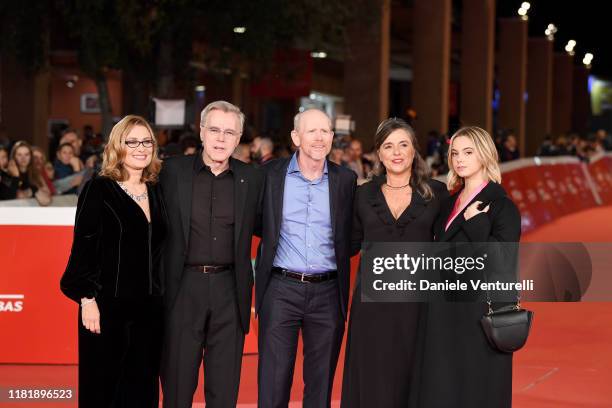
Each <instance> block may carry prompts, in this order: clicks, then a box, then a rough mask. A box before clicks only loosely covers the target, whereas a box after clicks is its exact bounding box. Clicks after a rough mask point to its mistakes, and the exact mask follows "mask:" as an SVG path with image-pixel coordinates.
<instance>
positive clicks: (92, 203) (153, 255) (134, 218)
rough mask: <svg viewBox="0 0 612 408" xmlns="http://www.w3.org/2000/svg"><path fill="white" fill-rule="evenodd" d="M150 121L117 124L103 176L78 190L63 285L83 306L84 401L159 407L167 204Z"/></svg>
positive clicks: (81, 393)
mask: <svg viewBox="0 0 612 408" xmlns="http://www.w3.org/2000/svg"><path fill="white" fill-rule="evenodd" d="M160 167H161V162H160V161H159V159H158V158H157V152H156V147H155V139H154V135H153V131H152V130H151V127H150V126H149V124H148V123H147V122H146V121H145V120H144V119H143V118H141V117H139V116H131V115H130V116H126V117H125V118H123V119H122V120H121V121H120V122H119V123H117V124H116V125H115V126H114V127H113V130H112V131H111V134H110V137H109V141H108V144H107V145H106V147H105V149H104V155H103V163H102V170H101V172H100V176H99V177H95V178H93V179H92V180H90V181H88V182H87V184H86V185H85V187H84V189H83V191H82V192H81V194H80V196H79V201H78V204H77V213H76V220H75V227H74V240H73V244H72V251H71V254H70V259H69V261H68V266H67V267H66V271H65V272H64V275H63V276H62V279H61V289H62V291H63V292H64V294H65V295H66V296H68V297H69V298H70V299H72V300H74V301H76V302H77V303H80V305H81V307H80V308H79V323H78V325H79V330H78V333H79V406H81V407H88V408H89V407H105V408H107V407H151V408H152V407H155V408H157V407H158V400H159V396H158V392H159V391H158V390H159V385H158V372H159V364H160V363H159V361H160V353H161V341H162V324H161V322H162V302H161V300H162V298H161V295H162V281H161V278H160V270H159V266H160V263H159V262H160V256H161V250H162V243H163V240H164V237H165V235H166V225H167V222H166V212H165V209H164V204H163V200H162V197H161V190H160V188H159V186H158V184H156V181H157V175H158V173H159V170H160Z"/></svg>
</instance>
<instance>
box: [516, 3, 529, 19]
mask: <svg viewBox="0 0 612 408" xmlns="http://www.w3.org/2000/svg"><path fill="white" fill-rule="evenodd" d="M530 8H531V4H530V3H529V2H527V1H524V2H523V4H521V8H519V9H518V15H519V16H521V20H525V21H527V20H529V16H527V12H528V11H529V9H530Z"/></svg>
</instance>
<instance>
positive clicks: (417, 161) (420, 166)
mask: <svg viewBox="0 0 612 408" xmlns="http://www.w3.org/2000/svg"><path fill="white" fill-rule="evenodd" d="M398 129H401V130H403V131H405V132H406V133H408V137H409V138H410V142H411V143H412V147H413V148H414V158H413V159H412V168H411V174H410V185H411V186H412V188H415V189H416V190H417V191H418V192H419V193H421V195H422V196H423V198H425V200H428V201H429V200H431V199H432V198H433V191H432V190H431V187H430V186H429V183H427V181H428V180H429V169H428V167H427V164H426V163H425V161H424V160H423V158H422V157H421V155H420V154H419V144H418V142H417V139H416V134H415V133H414V130H413V129H412V127H410V125H409V124H408V123H406V122H405V121H404V120H402V119H399V118H389V119H385V120H384V121H382V122H381V124H380V125H378V129H376V136H374V147H375V149H376V151H378V150H380V147H381V146H382V145H383V143H384V142H385V140H387V138H388V137H389V135H390V134H391V133H393V132H394V131H396V130H398ZM381 167H382V168H383V169H384V166H382V163H381ZM383 171H384V170H383Z"/></svg>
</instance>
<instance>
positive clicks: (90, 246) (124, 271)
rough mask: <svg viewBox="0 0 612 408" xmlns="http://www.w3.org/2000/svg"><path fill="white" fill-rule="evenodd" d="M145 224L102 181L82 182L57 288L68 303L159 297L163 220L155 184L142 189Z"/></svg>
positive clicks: (112, 185)
mask: <svg viewBox="0 0 612 408" xmlns="http://www.w3.org/2000/svg"><path fill="white" fill-rule="evenodd" d="M147 192H148V196H149V207H150V213H151V223H149V221H148V220H147V217H146V216H145V213H144V211H143V210H142V208H140V206H139V205H138V204H137V203H136V202H135V201H134V200H133V199H132V198H131V197H129V196H128V195H127V194H126V193H125V191H123V190H122V189H121V187H120V186H119V185H118V184H117V182H115V181H114V180H111V179H109V178H107V177H96V178H93V179H92V180H90V181H88V182H87V183H86V184H85V186H84V188H83V191H82V192H81V194H80V195H79V201H78V204H77V212H76V219H75V226H74V240H73V242H72V250H71V253H70V259H69V260H68V265H67V266H66V271H65V272H64V275H63V276H62V279H61V282H60V287H61V290H62V292H64V294H65V295H66V296H68V297H69V298H71V299H73V300H74V301H76V302H79V301H80V299H81V298H82V297H96V298H97V299H100V298H105V297H143V296H147V295H161V294H162V293H163V287H162V286H163V285H162V279H161V272H160V265H161V264H160V260H161V253H162V246H163V241H164V238H165V236H166V229H167V217H166V210H165V207H164V202H163V198H162V195H161V189H160V188H159V185H157V184H155V185H152V184H147Z"/></svg>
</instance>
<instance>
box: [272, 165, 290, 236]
mask: <svg viewBox="0 0 612 408" xmlns="http://www.w3.org/2000/svg"><path fill="white" fill-rule="evenodd" d="M290 160H291V159H285V160H279V161H278V163H275V164H274V166H275V168H274V169H273V170H272V171H270V173H268V177H269V178H270V184H271V186H270V187H271V196H270V199H271V200H272V215H273V217H274V242H278V238H279V236H280V227H281V221H282V219H283V195H284V193H285V178H286V177H287V167H289V161H290Z"/></svg>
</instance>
